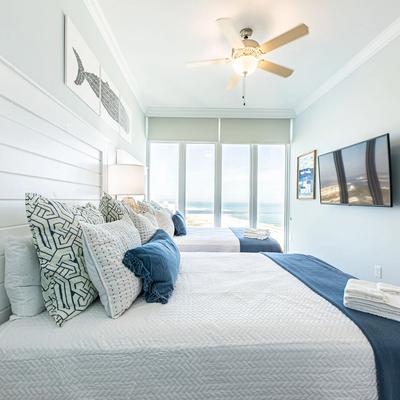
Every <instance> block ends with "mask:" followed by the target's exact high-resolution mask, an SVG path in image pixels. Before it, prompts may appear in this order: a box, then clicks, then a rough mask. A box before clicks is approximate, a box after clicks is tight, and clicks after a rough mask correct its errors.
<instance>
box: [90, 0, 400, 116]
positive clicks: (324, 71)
mask: <svg viewBox="0 0 400 400" xmlns="http://www.w3.org/2000/svg"><path fill="white" fill-rule="evenodd" d="M98 3H99V5H100V7H101V9H102V11H103V13H104V16H105V17H106V20H107V22H108V24H109V25H110V27H111V30H112V33H113V34H114V36H115V38H116V41H117V43H118V45H119V47H120V49H121V51H122V53H123V55H124V57H125V59H126V61H127V63H128V66H129V68H130V71H131V73H132V75H133V76H134V78H135V80H136V85H137V86H138V89H139V90H138V93H139V94H140V97H141V98H140V100H141V103H142V104H143V105H144V107H145V108H146V109H147V108H151V107H193V108H241V98H240V97H241V87H240V85H239V86H238V87H237V88H236V89H235V90H233V91H230V92H228V91H226V90H225V85H226V83H227V81H228V80H229V77H230V76H231V74H232V66H231V65H215V66H207V67H201V68H190V69H188V68H186V67H185V62H186V61H190V60H199V59H200V60H201V59H207V58H216V57H227V56H230V47H229V45H228V44H227V43H226V41H225V39H224V37H223V36H222V34H221V32H220V31H219V29H218V26H217V25H216V23H215V20H216V19H217V18H219V17H231V18H232V19H233V21H234V25H235V27H236V28H237V29H238V31H239V30H240V29H241V28H243V27H247V26H248V27H251V28H253V30H254V34H253V38H254V39H256V40H257V41H259V42H260V43H261V42H263V41H265V40H267V39H270V38H272V37H274V36H276V35H278V34H280V33H282V32H284V31H286V30H288V29H290V28H292V27H294V26H295V25H298V24H299V23H301V22H304V23H305V24H307V25H308V26H309V27H310V34H309V35H308V36H306V37H304V38H302V39H299V40H298V41H295V42H293V43H291V44H288V45H287V46H284V47H283V48H280V49H277V50H275V51H273V52H271V53H270V54H269V55H268V57H265V58H267V59H269V60H271V61H273V62H276V63H279V64H282V65H284V66H287V67H291V68H293V69H295V73H294V74H293V75H292V76H291V77H289V78H287V79H283V78H280V77H278V76H275V75H272V74H269V73H266V72H263V71H256V72H255V73H254V74H253V75H251V76H250V77H249V78H248V83H247V97H248V98H247V104H248V107H250V108H263V109H294V108H295V107H296V106H297V105H299V104H300V103H301V102H302V101H303V100H304V99H305V98H306V97H307V96H310V95H311V94H312V93H313V92H314V91H315V90H316V89H317V88H318V87H319V86H320V85H322V84H323V83H324V82H325V81H326V80H327V79H328V78H329V77H331V76H332V75H333V74H334V73H335V72H336V71H337V70H338V69H340V68H341V67H342V66H343V65H344V64H346V62H348V61H349V60H350V59H351V58H352V57H353V56H354V55H355V54H356V53H357V52H359V51H360V50H361V49H362V48H363V47H364V46H366V45H367V44H368V43H369V42H370V41H371V40H373V39H374V38H375V37H376V36H377V35H378V34H379V33H380V32H382V31H383V30H384V29H385V28H387V26H388V25H389V24H390V23H392V22H393V21H394V20H396V19H397V18H398V17H399V16H400V1H399V0H368V1H367V0H279V1H277V0H247V1H244V0H143V1H138V0H118V1H115V0H98Z"/></svg>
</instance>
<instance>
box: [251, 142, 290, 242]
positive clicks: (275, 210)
mask: <svg viewBox="0 0 400 400" xmlns="http://www.w3.org/2000/svg"><path fill="white" fill-rule="evenodd" d="M285 151H286V149H285V146H284V145H259V146H258V179H257V180H258V182H257V192H258V196H257V197H258V198H257V227H258V228H264V229H265V228H267V229H269V230H270V231H271V232H272V235H273V236H274V237H275V238H276V239H278V240H279V241H280V242H281V244H282V245H283V243H284V211H285V167H286V156H285Z"/></svg>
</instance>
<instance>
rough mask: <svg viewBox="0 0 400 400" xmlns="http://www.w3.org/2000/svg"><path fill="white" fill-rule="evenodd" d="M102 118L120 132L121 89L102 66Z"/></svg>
mask: <svg viewBox="0 0 400 400" xmlns="http://www.w3.org/2000/svg"><path fill="white" fill-rule="evenodd" d="M100 107H101V118H102V119H103V120H104V121H106V122H107V123H108V124H109V125H110V126H111V128H113V129H114V130H115V131H117V132H119V130H120V125H119V107H120V99H119V91H118V89H117V87H116V86H115V85H114V84H113V82H112V81H111V79H110V76H109V75H108V74H107V73H106V71H105V70H104V68H101V101H100Z"/></svg>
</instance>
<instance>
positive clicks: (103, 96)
mask: <svg viewBox="0 0 400 400" xmlns="http://www.w3.org/2000/svg"><path fill="white" fill-rule="evenodd" d="M65 83H66V85H67V86H68V87H69V88H70V89H71V90H72V91H73V92H74V93H75V94H77V95H78V96H79V97H80V98H81V99H82V100H83V101H84V102H85V103H86V104H87V105H88V106H89V107H90V108H91V109H92V110H93V111H95V112H96V114H98V115H101V117H102V118H103V119H104V120H105V121H107V122H108V123H109V125H110V126H111V127H112V128H113V129H114V130H117V131H118V132H119V133H120V134H121V136H122V137H124V138H125V139H126V140H128V141H130V123H131V121H130V111H129V108H128V107H127V106H126V104H125V102H123V101H122V99H121V98H120V96H119V92H118V90H117V88H116V86H115V85H113V84H112V83H111V81H110V79H109V76H108V75H107V74H106V73H105V72H104V71H103V70H102V68H101V66H100V63H99V61H98V60H97V58H96V56H95V55H94V54H93V52H92V51H91V50H90V48H89V47H88V45H87V44H86V42H85V41H84V39H83V38H82V36H81V35H80V33H79V31H78V30H77V28H76V27H75V26H74V24H73V23H72V22H71V20H70V19H69V18H67V17H66V18H65Z"/></svg>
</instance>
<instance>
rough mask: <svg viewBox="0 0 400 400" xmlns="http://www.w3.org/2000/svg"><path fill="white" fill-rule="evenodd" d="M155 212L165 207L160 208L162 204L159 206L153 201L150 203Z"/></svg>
mask: <svg viewBox="0 0 400 400" xmlns="http://www.w3.org/2000/svg"><path fill="white" fill-rule="evenodd" d="M148 203H149V204H150V205H151V206H152V207H153V208H154V209H155V210H162V209H163V207H162V206H160V204H158V203H157V202H156V201H154V200H151V201H149V202H148Z"/></svg>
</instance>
